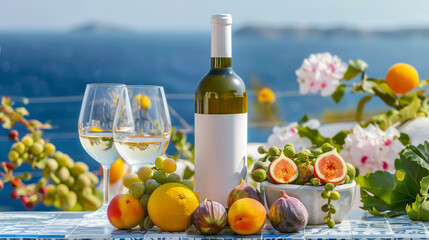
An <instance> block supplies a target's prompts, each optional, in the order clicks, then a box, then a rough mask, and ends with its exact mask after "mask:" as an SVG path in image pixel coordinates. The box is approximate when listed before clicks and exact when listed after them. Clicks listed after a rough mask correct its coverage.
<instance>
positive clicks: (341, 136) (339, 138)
mask: <svg viewBox="0 0 429 240" xmlns="http://www.w3.org/2000/svg"><path fill="white" fill-rule="evenodd" d="M347 135H349V131H347V130H342V131H341V132H339V133H337V134H335V136H333V137H332V141H333V143H334V146H338V147H337V151H338V152H339V151H340V150H341V149H342V148H343V145H344V143H345V139H346V137H347Z"/></svg>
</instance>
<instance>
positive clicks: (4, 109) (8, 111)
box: [0, 106, 35, 133]
mask: <svg viewBox="0 0 429 240" xmlns="http://www.w3.org/2000/svg"><path fill="white" fill-rule="evenodd" d="M0 110H1V111H3V112H5V113H6V114H8V115H11V116H13V117H14V118H16V119H17V120H18V121H19V122H21V123H22V124H24V126H25V127H26V128H27V129H28V131H30V132H31V133H34V132H35V130H34V128H33V127H32V126H31V125H30V123H29V122H28V121H27V120H26V119H25V118H24V117H22V116H21V115H19V114H18V113H16V112H15V111H14V110H13V108H12V110H11V109H8V108H7V107H5V106H0Z"/></svg>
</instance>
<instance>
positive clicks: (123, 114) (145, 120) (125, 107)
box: [113, 85, 171, 170]
mask: <svg viewBox="0 0 429 240" xmlns="http://www.w3.org/2000/svg"><path fill="white" fill-rule="evenodd" d="M170 134H171V121H170V114H169V112H168V105H167V100H166V98H165V94H164V88H163V87H160V86H147V85H131V86H127V87H126V88H125V89H123V93H122V94H121V95H120V99H119V103H118V107H117V110H116V114H115V120H114V123H113V138H114V143H115V147H116V149H117V150H118V152H119V154H120V155H121V157H122V158H123V159H124V160H125V161H126V162H127V163H129V164H131V165H132V166H133V167H134V168H135V169H136V170H137V169H138V168H140V167H142V166H144V165H145V164H154V162H155V159H156V158H157V157H158V156H160V155H161V154H163V153H164V152H165V150H166V149H167V147H168V143H169V142H170Z"/></svg>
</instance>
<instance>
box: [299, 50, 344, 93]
mask: <svg viewBox="0 0 429 240" xmlns="http://www.w3.org/2000/svg"><path fill="white" fill-rule="evenodd" d="M346 71H347V64H345V63H343V62H342V61H341V59H340V58H338V57H337V56H332V55H331V54H330V53H328V52H326V53H318V54H311V55H310V57H309V58H306V59H304V61H303V63H302V65H301V67H300V68H299V69H298V70H296V71H295V74H296V76H297V78H298V80H297V81H298V83H299V91H300V93H301V94H308V93H309V92H310V93H317V92H319V91H320V93H321V95H322V96H324V97H325V96H330V95H332V94H333V93H334V92H335V90H336V89H337V87H338V85H340V80H341V79H342V78H343V76H344V74H345V73H346Z"/></svg>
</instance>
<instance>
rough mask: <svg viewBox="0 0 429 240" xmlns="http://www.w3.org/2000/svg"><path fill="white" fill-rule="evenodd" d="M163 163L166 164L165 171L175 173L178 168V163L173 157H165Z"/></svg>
mask: <svg viewBox="0 0 429 240" xmlns="http://www.w3.org/2000/svg"><path fill="white" fill-rule="evenodd" d="M163 164H164V166H163V168H162V170H163V171H164V172H165V173H174V172H175V171H176V169H177V163H176V161H175V160H174V159H172V158H167V159H165V160H164V163H163Z"/></svg>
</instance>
